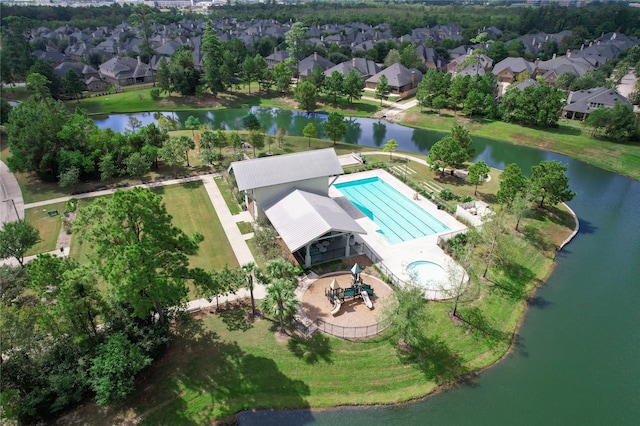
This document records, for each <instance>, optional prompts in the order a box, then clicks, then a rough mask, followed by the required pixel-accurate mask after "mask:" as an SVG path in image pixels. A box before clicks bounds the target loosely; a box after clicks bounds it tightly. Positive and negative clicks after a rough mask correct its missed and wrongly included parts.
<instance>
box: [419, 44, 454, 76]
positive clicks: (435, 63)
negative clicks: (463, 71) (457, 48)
mask: <svg viewBox="0 0 640 426" xmlns="http://www.w3.org/2000/svg"><path fill="white" fill-rule="evenodd" d="M416 55H418V59H420V62H422V63H423V64H424V66H425V67H427V69H428V70H438V71H444V70H446V68H447V61H446V59H444V58H443V57H442V56H440V55H439V54H438V52H436V49H434V48H433V47H425V46H424V45H422V44H421V45H419V46H418V47H417V48H416Z"/></svg>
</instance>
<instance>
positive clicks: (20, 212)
mask: <svg viewBox="0 0 640 426" xmlns="http://www.w3.org/2000/svg"><path fill="white" fill-rule="evenodd" d="M18 219H24V201H23V199H22V190H21V189H20V185H18V181H17V180H16V177H15V176H14V175H13V173H11V172H10V171H9V167H7V165H6V164H4V163H3V162H2V161H0V225H1V224H3V223H7V222H15V221H16V220H18Z"/></svg>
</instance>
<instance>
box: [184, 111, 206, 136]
mask: <svg viewBox="0 0 640 426" xmlns="http://www.w3.org/2000/svg"><path fill="white" fill-rule="evenodd" d="M200 126H202V123H200V119H199V118H198V117H194V116H193V115H190V116H189V117H187V121H185V122H184V127H186V128H187V129H189V130H191V137H195V130H196V129H199V128H200Z"/></svg>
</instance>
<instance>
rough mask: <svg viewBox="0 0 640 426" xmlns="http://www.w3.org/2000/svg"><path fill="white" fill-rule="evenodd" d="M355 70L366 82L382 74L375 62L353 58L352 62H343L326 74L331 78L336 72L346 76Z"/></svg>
mask: <svg viewBox="0 0 640 426" xmlns="http://www.w3.org/2000/svg"><path fill="white" fill-rule="evenodd" d="M351 70H355V71H356V72H357V73H358V74H359V75H360V78H362V81H366V80H367V79H368V78H370V77H372V76H373V75H375V74H377V73H379V72H380V67H379V66H378V65H377V64H376V63H375V62H373V61H371V60H369V59H365V58H353V59H351V60H350V61H345V62H342V63H340V64H338V65H336V66H334V67H331V68H329V69H328V70H326V71H325V72H324V74H325V75H326V76H327V77H329V76H330V75H331V74H332V73H333V72H334V71H338V72H339V73H340V74H342V75H344V76H346V75H347V74H349V71H351Z"/></svg>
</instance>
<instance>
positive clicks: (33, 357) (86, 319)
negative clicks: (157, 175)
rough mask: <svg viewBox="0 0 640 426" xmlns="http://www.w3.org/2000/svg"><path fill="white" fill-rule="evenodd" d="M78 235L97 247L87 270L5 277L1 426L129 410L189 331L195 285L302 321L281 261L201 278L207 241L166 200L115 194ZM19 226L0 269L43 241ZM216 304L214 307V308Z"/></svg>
mask: <svg viewBox="0 0 640 426" xmlns="http://www.w3.org/2000/svg"><path fill="white" fill-rule="evenodd" d="M73 232H74V233H76V234H78V236H79V238H78V240H79V241H81V242H82V244H87V245H89V246H90V250H89V253H90V254H89V255H88V261H87V262H85V263H79V262H78V261H76V260H75V259H72V258H65V257H57V256H53V255H50V254H44V255H39V256H37V257H36V258H35V260H33V261H31V262H30V263H27V264H22V263H21V265H18V266H9V265H3V266H0V284H1V285H0V309H1V310H2V316H0V332H1V334H2V339H0V353H1V354H2V375H0V385H1V392H0V404H1V409H2V412H3V418H10V419H14V420H18V421H19V422H20V423H34V422H37V421H42V420H48V419H51V418H52V417H53V416H55V415H57V414H59V413H61V412H62V411H63V410H65V409H68V408H70V407H73V406H75V405H77V404H79V403H80V402H82V401H83V400H85V399H86V398H87V397H92V398H94V399H95V401H96V403H97V404H98V405H106V404H112V403H115V402H118V401H121V400H123V399H125V398H126V397H127V395H129V394H130V393H131V392H132V391H133V390H134V389H135V378H136V376H137V375H138V374H139V373H140V372H141V371H143V370H144V369H145V368H147V367H149V366H150V365H151V364H152V363H153V361H154V360H155V359H157V358H158V357H159V356H160V355H161V354H162V353H163V352H164V350H165V349H166V348H167V346H168V344H169V342H170V340H171V333H170V329H169V325H170V322H171V321H174V320H184V319H185V318H184V317H183V309H184V307H185V303H186V302H187V300H188V299H187V296H188V289H189V286H191V287H192V288H195V289H196V291H197V293H198V294H199V295H201V297H206V298H208V299H209V300H210V301H213V300H214V299H215V300H217V299H218V297H220V296H223V295H224V296H226V295H230V294H233V293H235V292H237V291H238V290H239V289H241V288H247V289H249V291H250V296H251V297H250V299H251V305H252V318H254V317H256V316H257V315H260V312H259V311H258V310H257V308H256V303H255V301H254V298H253V288H254V285H256V284H257V283H262V284H265V285H267V296H266V298H265V299H263V301H262V302H261V304H260V307H261V308H262V311H264V312H265V313H266V314H267V315H270V316H271V317H272V318H274V319H276V320H277V321H278V323H279V324H280V327H284V326H285V324H286V323H287V321H288V320H289V319H290V318H291V316H292V315H293V314H294V312H295V307H296V303H297V302H296V298H295V296H294V289H295V287H296V285H297V280H296V276H297V275H298V273H299V272H300V270H299V267H295V266H294V265H292V264H291V263H289V262H288V261H286V260H284V259H277V260H274V261H271V262H269V263H267V264H266V265H265V267H264V268H258V267H257V266H256V265H255V264H248V265H243V266H242V267H239V268H228V267H224V268H222V269H221V270H220V271H205V270H203V269H200V268H192V267H191V266H190V265H189V257H190V256H194V255H197V252H198V246H199V244H200V243H201V242H202V240H203V237H202V235H200V234H197V233H196V234H194V235H187V234H186V233H184V232H183V231H182V230H181V229H179V228H177V227H176V226H174V225H173V224H172V218H171V216H170V215H169V214H168V213H167V210H166V207H165V205H164V203H163V202H162V197H161V196H159V195H157V194H154V193H153V192H151V191H150V190H148V189H143V188H133V189H131V190H128V191H122V190H118V191H116V192H115V193H114V194H113V196H112V197H111V198H109V199H107V198H100V199H97V200H95V201H94V202H92V203H91V204H90V205H88V206H86V207H84V208H81V209H80V210H79V211H78V216H77V218H76V219H75V221H74V225H73ZM37 239H38V235H37V231H36V230H35V229H33V228H32V227H31V225H29V223H28V222H26V221H24V220H21V221H18V222H15V223H14V224H13V225H12V224H8V225H7V226H5V227H4V229H3V230H2V231H0V258H8V257H16V258H17V259H19V260H20V261H22V256H23V255H24V252H25V251H26V250H27V249H28V248H29V247H30V246H31V245H33V244H34V243H35V241H37ZM216 305H217V303H216Z"/></svg>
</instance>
